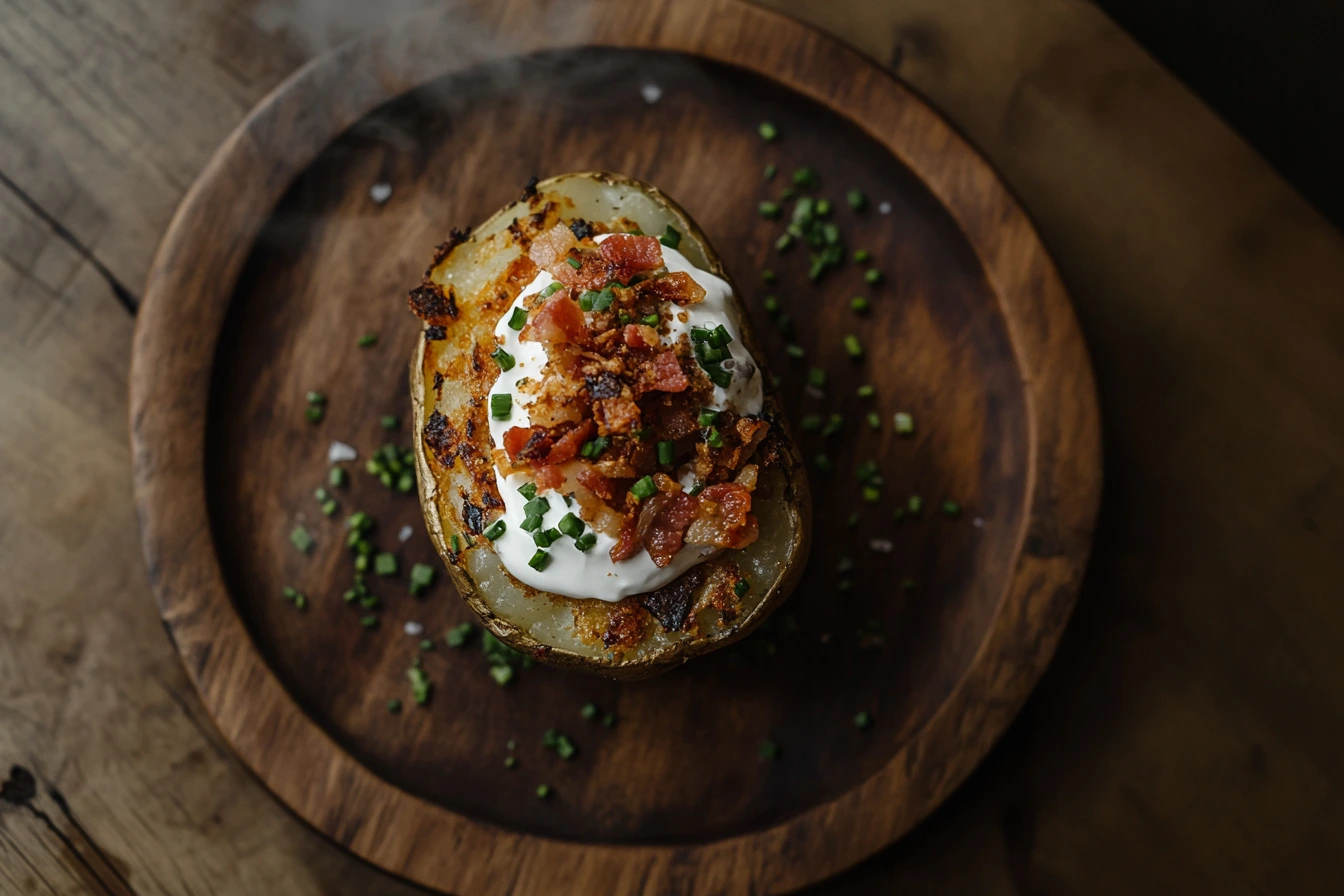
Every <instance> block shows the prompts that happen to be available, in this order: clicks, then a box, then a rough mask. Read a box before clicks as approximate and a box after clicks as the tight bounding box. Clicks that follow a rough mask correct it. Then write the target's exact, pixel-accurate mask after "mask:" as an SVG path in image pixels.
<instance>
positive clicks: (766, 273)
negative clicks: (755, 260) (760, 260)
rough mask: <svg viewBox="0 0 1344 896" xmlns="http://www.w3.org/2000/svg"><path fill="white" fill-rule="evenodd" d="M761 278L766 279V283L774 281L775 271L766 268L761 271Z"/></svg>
mask: <svg viewBox="0 0 1344 896" xmlns="http://www.w3.org/2000/svg"><path fill="white" fill-rule="evenodd" d="M761 279H762V280H764V281H765V282H766V283H774V282H775V272H774V271H772V270H770V269H769V268H766V269H765V270H763V271H761Z"/></svg>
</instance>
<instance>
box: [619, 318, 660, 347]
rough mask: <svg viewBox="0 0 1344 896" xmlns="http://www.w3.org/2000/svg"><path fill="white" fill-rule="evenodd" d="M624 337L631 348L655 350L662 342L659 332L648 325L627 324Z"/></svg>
mask: <svg viewBox="0 0 1344 896" xmlns="http://www.w3.org/2000/svg"><path fill="white" fill-rule="evenodd" d="M622 335H623V336H624V337H625V344H626V345H628V346H630V347H631V348H653V347H654V346H656V345H658V343H659V342H660V341H661V340H660V339H659V338H658V331H657V330H655V329H654V328H653V327H650V326H648V325H646V324H626V325H625V330H624V331H623V333H622Z"/></svg>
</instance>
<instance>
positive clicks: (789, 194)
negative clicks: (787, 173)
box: [779, 187, 794, 202]
mask: <svg viewBox="0 0 1344 896" xmlns="http://www.w3.org/2000/svg"><path fill="white" fill-rule="evenodd" d="M793 196H794V192H793V187H785V188H784V189H782V190H780V191H779V201H780V202H788V201H789V200H790V199H792V198H793Z"/></svg>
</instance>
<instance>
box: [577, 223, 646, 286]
mask: <svg viewBox="0 0 1344 896" xmlns="http://www.w3.org/2000/svg"><path fill="white" fill-rule="evenodd" d="M570 236H573V234H570ZM598 251H599V252H600V253H601V255H602V260H603V261H605V262H606V263H607V274H608V279H611V280H615V281H617V282H618V283H629V282H630V281H631V280H633V279H634V277H635V275H636V274H643V273H645V272H646V271H652V270H655V269H656V268H660V267H662V266H663V249H662V246H660V245H659V243H658V239H657V237H652V236H635V235H634V234H630V233H618V234H615V235H614V236H609V237H607V238H606V239H605V240H603V241H602V244H601V245H600V246H599V247H598Z"/></svg>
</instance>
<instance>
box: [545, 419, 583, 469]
mask: <svg viewBox="0 0 1344 896" xmlns="http://www.w3.org/2000/svg"><path fill="white" fill-rule="evenodd" d="M594 427H595V424H594V423H593V421H591V420H585V421H583V422H582V423H580V424H579V425H578V426H576V427H574V428H573V429H571V430H570V431H569V432H567V433H565V434H564V435H563V436H561V437H560V438H558V439H556V440H555V444H554V445H552V446H551V450H550V453H549V454H547V455H546V463H548V464H562V463H564V462H565V461H567V460H569V459H571V458H572V457H574V455H576V454H578V453H579V449H580V448H582V447H583V443H584V442H586V441H588V437H589V436H591V435H592V434H593V429H594Z"/></svg>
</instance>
